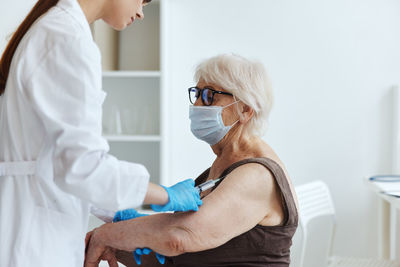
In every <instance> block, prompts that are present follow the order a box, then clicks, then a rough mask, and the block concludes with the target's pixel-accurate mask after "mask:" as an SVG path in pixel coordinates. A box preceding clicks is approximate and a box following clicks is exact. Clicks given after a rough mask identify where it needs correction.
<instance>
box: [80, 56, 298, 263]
mask: <svg viewBox="0 0 400 267" xmlns="http://www.w3.org/2000/svg"><path fill="white" fill-rule="evenodd" d="M195 79H196V81H197V85H196V86H195V87H191V88H189V95H190V101H191V103H192V104H193V105H191V106H190V107H189V114H190V115H189V116H190V120H191V130H192V133H193V134H194V136H195V137H197V138H199V139H201V140H203V141H205V142H207V143H208V144H209V145H210V146H211V149H212V150H213V152H214V153H215V154H216V156H217V158H216V159H215V161H214V162H213V164H212V166H211V167H210V168H208V169H207V170H205V171H204V172H203V173H202V174H201V175H200V176H199V177H198V178H197V180H196V184H201V183H203V182H205V181H208V180H212V179H216V178H219V177H223V180H221V181H220V182H219V183H218V184H217V186H216V187H214V188H213V189H210V190H208V191H205V192H202V194H201V197H202V199H203V205H202V206H201V207H200V208H199V210H198V211H197V212H182V213H175V214H171V213H168V214H156V215H152V216H145V217H140V218H136V219H133V220H127V221H121V222H118V223H113V224H105V225H103V226H101V227H100V228H97V229H96V230H95V231H93V232H92V233H91V236H90V242H89V245H88V251H87V254H86V266H97V263H98V260H99V258H103V259H108V260H109V262H111V261H112V260H114V259H115V258H114V257H115V254H114V253H115V251H116V250H119V251H118V253H117V254H118V255H119V256H118V257H119V258H121V261H122V262H124V264H127V265H130V264H132V266H133V265H134V262H132V263H129V262H127V260H126V257H124V256H123V253H121V252H120V251H134V250H135V249H137V248H144V247H148V248H151V249H152V250H154V251H155V252H157V253H159V254H162V255H165V256H167V258H166V266H289V263H290V246H291V243H292V237H293V235H294V233H295V231H296V228H297V223H298V213H297V204H296V200H295V192H294V189H293V186H292V184H291V182H290V180H289V177H288V175H287V173H286V171H285V167H284V165H283V163H282V162H281V160H280V159H279V158H278V156H277V155H276V153H275V152H274V151H273V149H272V148H271V147H270V146H269V145H268V144H267V143H266V142H265V141H263V139H262V138H261V136H262V135H263V133H264V130H265V128H266V124H267V119H268V115H269V112H270V110H271V106H272V93H271V88H270V84H269V80H268V77H267V75H266V72H265V70H264V67H263V66H262V65H261V64H260V63H257V62H252V61H249V60H247V59H245V58H243V57H240V56H236V55H220V56H217V57H214V58H211V59H208V60H206V61H205V62H203V63H201V64H200V65H199V66H198V67H197V70H196V74H195ZM130 257H131V258H133V257H132V255H130ZM124 259H125V260H124ZM148 259H149V257H146V258H143V263H142V264H143V265H144V266H158V263H157V262H155V261H153V263H149V262H147V260H148ZM160 266H161V265H160Z"/></svg>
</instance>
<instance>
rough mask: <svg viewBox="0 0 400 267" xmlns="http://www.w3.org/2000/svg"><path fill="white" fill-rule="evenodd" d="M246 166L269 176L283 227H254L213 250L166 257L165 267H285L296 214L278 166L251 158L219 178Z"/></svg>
mask: <svg viewBox="0 0 400 267" xmlns="http://www.w3.org/2000/svg"><path fill="white" fill-rule="evenodd" d="M246 163H259V164H261V165H263V166H265V167H266V168H267V169H268V170H269V171H270V172H271V173H272V175H273V177H274V178H275V180H276V184H277V186H278V189H279V190H280V191H281V195H282V202H283V208H284V220H283V223H282V224H281V225H277V226H262V225H256V226H255V227H254V228H252V229H250V230H249V231H247V232H245V233H243V234H241V235H239V236H237V237H235V238H233V239H231V240H230V241H228V242H227V243H225V244H223V245H221V246H219V247H217V248H213V249H209V250H204V251H200V252H195V253H185V254H182V255H179V256H176V257H168V258H167V260H166V263H167V264H166V265H167V266H181V267H188V266H196V267H210V266H243V267H244V266H248V267H253V266H264V267H265V266H268V267H283V266H285V267H287V266H289V264H290V247H291V245H292V237H293V235H294V233H295V231H296V228H297V224H298V213H297V209H296V205H295V201H294V198H293V195H292V193H291V190H290V187H289V184H288V181H287V179H286V176H285V173H284V171H283V170H282V168H281V167H280V166H279V164H277V163H276V162H275V161H273V160H271V159H268V158H251V159H245V160H241V161H238V162H236V163H234V164H232V165H231V166H229V167H228V168H227V169H226V170H225V171H224V172H223V173H222V175H221V177H224V176H226V175H228V174H229V173H230V172H231V171H233V170H234V169H235V168H237V167H239V166H241V165H243V164H246ZM209 172H210V168H208V169H207V170H206V171H204V172H203V173H202V174H201V175H200V176H199V177H198V178H197V179H196V185H199V184H201V183H203V182H205V181H206V180H207V178H208V175H209ZM217 186H218V185H217ZM215 188H216V187H214V189H215Z"/></svg>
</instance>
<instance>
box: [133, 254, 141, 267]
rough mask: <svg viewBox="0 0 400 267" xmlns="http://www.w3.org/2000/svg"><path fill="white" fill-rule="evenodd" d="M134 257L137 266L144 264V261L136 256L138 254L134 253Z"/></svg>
mask: <svg viewBox="0 0 400 267" xmlns="http://www.w3.org/2000/svg"><path fill="white" fill-rule="evenodd" d="M133 257H134V258H135V261H136V264H137V265H140V264H142V260H141V258H140V255H139V254H136V252H134V253H133Z"/></svg>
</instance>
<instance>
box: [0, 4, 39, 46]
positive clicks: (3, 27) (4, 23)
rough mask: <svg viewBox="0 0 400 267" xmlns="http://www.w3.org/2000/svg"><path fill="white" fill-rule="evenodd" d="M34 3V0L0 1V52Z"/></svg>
mask: <svg viewBox="0 0 400 267" xmlns="http://www.w3.org/2000/svg"><path fill="white" fill-rule="evenodd" d="M35 3H36V1H34V0H18V1H6V0H2V1H1V2H0V52H1V54H2V53H3V50H4V49H5V47H6V45H7V40H8V39H9V38H10V37H11V35H12V33H13V32H14V31H15V30H16V29H17V27H18V25H19V24H20V23H21V22H22V21H23V19H24V18H25V16H26V15H27V14H28V13H29V11H30V9H31V8H32V7H33V5H34V4H35Z"/></svg>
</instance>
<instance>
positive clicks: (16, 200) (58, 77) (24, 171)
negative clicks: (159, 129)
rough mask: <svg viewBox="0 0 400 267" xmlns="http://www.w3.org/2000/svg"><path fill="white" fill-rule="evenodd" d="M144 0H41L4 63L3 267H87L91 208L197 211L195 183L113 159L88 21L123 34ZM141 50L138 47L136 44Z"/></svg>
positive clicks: (0, 156)
mask: <svg viewBox="0 0 400 267" xmlns="http://www.w3.org/2000/svg"><path fill="white" fill-rule="evenodd" d="M147 2H149V1H143V0H39V1H38V2H37V3H36V5H35V6H34V8H33V9H32V10H31V12H30V13H29V15H28V16H27V17H26V19H25V20H24V21H23V22H22V24H21V25H20V26H19V28H18V29H17V31H16V32H15V33H14V35H13V36H12V38H11V40H10V42H9V44H8V46H7V48H6V50H5V51H4V54H3V56H2V58H1V62H0V95H1V96H0V266H1V267H11V266H12V267H20V266H21V267H27V266H32V267H45V266H52V267H54V266H57V267H63V266H65V267H74V266H76V267H78V266H79V267H81V266H83V262H84V246H85V242H84V239H85V234H86V230H87V226H88V217H89V212H90V210H91V209H92V210H94V211H97V212H99V211H100V213H99V214H103V215H104V214H106V213H107V212H111V213H112V211H114V212H115V211H117V210H121V209H127V208H133V207H138V206H139V205H141V204H142V203H145V204H146V203H147V204H155V205H156V206H153V207H154V209H156V210H161V211H167V210H175V211H187V210H197V208H198V205H201V201H200V199H199V194H198V193H197V191H196V190H195V188H194V182H193V180H190V179H189V180H186V181H184V182H181V183H178V184H177V185H174V186H172V187H170V188H165V189H164V188H163V187H161V186H158V185H155V184H151V183H149V173H148V172H147V170H146V168H145V167H144V166H142V165H140V164H135V163H129V162H125V161H121V160H118V159H116V158H115V157H113V156H111V155H109V154H108V150H109V146H108V144H107V141H106V140H105V139H104V138H103V137H102V135H101V134H102V133H101V130H102V121H101V117H102V103H103V100H104V97H105V93H104V92H103V91H102V89H101V88H102V85H101V82H102V77H101V63H100V62H101V58H100V52H99V49H98V47H97V46H96V44H95V43H94V41H93V38H92V35H91V32H90V28H89V24H90V23H92V22H94V21H95V20H97V19H103V20H104V21H105V22H106V23H108V24H109V25H110V26H112V27H113V28H115V29H117V30H122V29H124V28H125V27H126V26H128V25H129V24H131V23H132V22H134V21H135V20H136V19H143V17H144V15H143V10H142V8H143V6H144V5H146V4H147ZM133 45H134V44H132V46H133Z"/></svg>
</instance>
